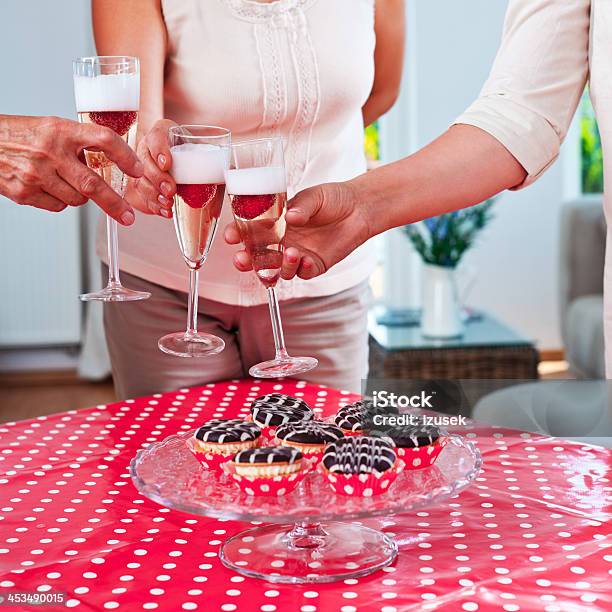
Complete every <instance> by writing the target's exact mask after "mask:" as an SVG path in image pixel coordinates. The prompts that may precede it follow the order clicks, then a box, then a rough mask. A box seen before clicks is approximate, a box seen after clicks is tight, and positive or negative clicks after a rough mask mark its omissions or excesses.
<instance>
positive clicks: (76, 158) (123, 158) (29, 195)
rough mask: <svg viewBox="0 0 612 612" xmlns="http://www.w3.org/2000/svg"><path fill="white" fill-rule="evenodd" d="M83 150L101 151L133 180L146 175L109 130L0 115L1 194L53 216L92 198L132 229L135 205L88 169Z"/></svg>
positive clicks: (64, 122) (60, 121)
mask: <svg viewBox="0 0 612 612" xmlns="http://www.w3.org/2000/svg"><path fill="white" fill-rule="evenodd" d="M84 149H91V150H100V151H103V152H104V153H105V154H106V156H107V157H108V158H109V159H110V160H112V161H113V162H115V163H116V164H117V166H118V167H119V168H120V169H121V170H123V172H125V173H126V174H128V175H129V176H132V177H140V176H141V175H142V172H143V168H142V164H141V163H140V162H139V161H138V158H137V157H136V154H135V153H134V152H133V151H132V150H131V149H130V148H129V147H128V145H127V144H126V143H125V142H124V141H123V140H122V139H121V138H120V137H119V136H117V134H115V133H114V132H113V131H112V130H111V129H109V128H106V127H102V126H97V125H93V124H79V123H77V122H75V121H69V120H68V119H60V118H57V117H18V116H10V115H2V116H0V193H1V194H2V195H4V196H6V197H7V198H9V199H11V200H13V201H15V202H17V203H18V204H25V205H28V206H35V207H37V208H42V209H44V210H49V211H53V212H59V211H61V210H64V208H66V207H67V206H81V205H82V204H85V202H87V201H88V200H90V199H91V200H93V201H94V202H96V204H98V206H100V208H102V209H103V210H104V211H105V212H106V213H108V214H109V215H110V216H111V217H113V218H114V219H116V220H117V221H118V222H119V223H122V224H123V225H131V224H132V223H133V222H134V212H133V210H132V208H131V206H130V205H129V204H128V203H127V202H126V201H125V200H124V199H123V198H122V197H120V196H119V195H118V194H117V193H115V192H114V191H113V190H112V189H111V188H110V187H109V186H108V185H107V184H106V183H105V182H104V180H103V179H102V178H101V177H100V176H98V175H97V174H96V173H95V172H93V171H92V170H90V169H89V168H88V167H87V165H86V164H85V163H84V161H83V150H84Z"/></svg>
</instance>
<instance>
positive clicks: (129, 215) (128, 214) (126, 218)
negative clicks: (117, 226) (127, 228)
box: [120, 210, 135, 225]
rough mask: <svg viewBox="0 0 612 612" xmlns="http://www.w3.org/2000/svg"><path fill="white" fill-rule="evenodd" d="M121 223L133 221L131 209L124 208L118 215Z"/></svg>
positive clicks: (127, 223)
mask: <svg viewBox="0 0 612 612" xmlns="http://www.w3.org/2000/svg"><path fill="white" fill-rule="evenodd" d="M120 219H121V223H122V224H123V225H132V223H134V219H135V217H134V213H133V212H132V211H131V210H126V211H125V212H124V213H123V214H122V215H121V217H120Z"/></svg>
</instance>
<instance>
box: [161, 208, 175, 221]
mask: <svg viewBox="0 0 612 612" xmlns="http://www.w3.org/2000/svg"><path fill="white" fill-rule="evenodd" d="M159 214H160V215H161V216H162V217H166V219H171V218H172V211H171V210H168V209H167V208H162V209H161V210H160V211H159Z"/></svg>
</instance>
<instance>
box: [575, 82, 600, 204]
mask: <svg viewBox="0 0 612 612" xmlns="http://www.w3.org/2000/svg"><path fill="white" fill-rule="evenodd" d="M579 119H580V171H581V188H582V193H584V194H592V193H602V192H603V155H602V150H601V139H600V137H599V130H598V128H597V120H596V119H595V112H594V111H593V106H592V104H591V99H590V98H589V94H588V91H585V92H584V95H583V96H582V100H581V102H580V115H579Z"/></svg>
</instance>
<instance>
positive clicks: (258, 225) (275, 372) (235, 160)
mask: <svg viewBox="0 0 612 612" xmlns="http://www.w3.org/2000/svg"><path fill="white" fill-rule="evenodd" d="M226 184H227V192H228V194H229V196H230V200H231V202H232V211H233V213H234V219H235V220H236V225H237V226H238V231H239V232H240V238H241V240H242V242H243V243H244V246H245V248H246V250H247V252H248V253H249V254H250V256H251V259H252V261H253V269H254V270H255V274H256V275H257V278H258V279H259V280H260V281H261V283H262V284H263V285H264V287H265V288H266V289H267V291H268V303H269V306H270V317H271V319H272V332H273V335H274V345H275V347H276V355H275V357H274V359H272V360H270V361H264V362H262V363H258V364H257V365H254V366H253V367H252V368H251V369H250V370H249V374H250V375H251V376H253V377H257V378H281V377H283V376H295V375H297V374H303V373H304V372H308V371H309V370H312V369H313V368H316V367H317V365H318V363H319V362H318V361H317V360H316V359H314V358H313V357H291V356H290V355H289V353H287V349H286V348H285V339H284V337H283V326H282V322H281V316H280V309H279V305H278V297H277V295H276V283H277V282H278V279H279V277H280V270H281V264H282V261H283V248H284V247H283V239H284V237H285V231H286V223H285V213H286V212H287V183H286V178H285V162H284V159H283V143H282V140H281V139H280V138H262V139H258V140H250V141H247V142H243V143H239V144H235V145H232V155H231V161H230V170H228V172H227V175H226Z"/></svg>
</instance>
